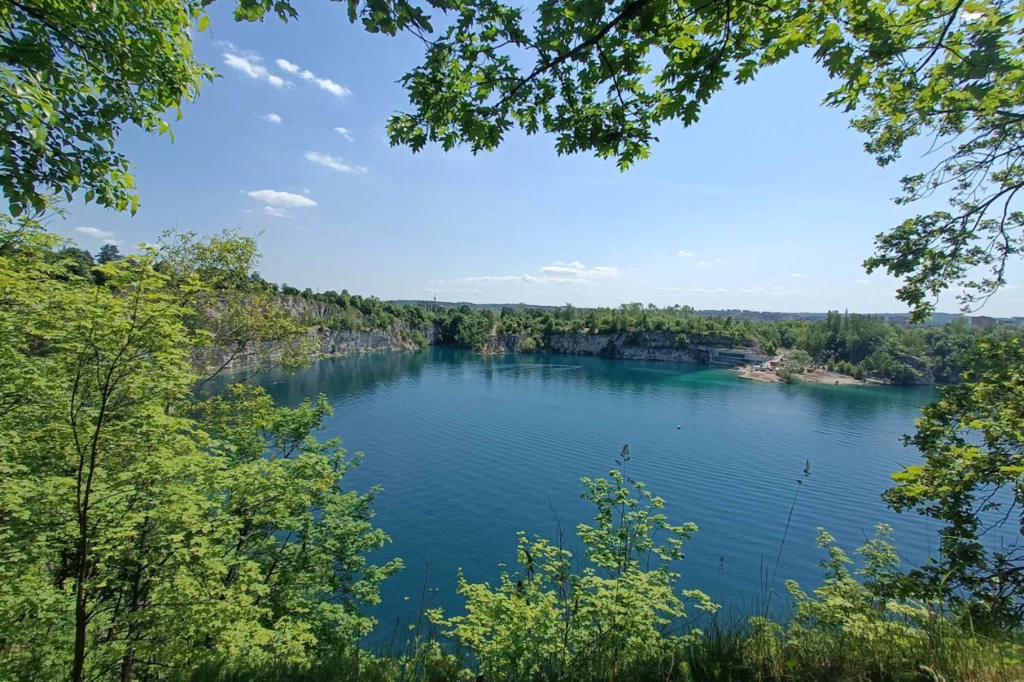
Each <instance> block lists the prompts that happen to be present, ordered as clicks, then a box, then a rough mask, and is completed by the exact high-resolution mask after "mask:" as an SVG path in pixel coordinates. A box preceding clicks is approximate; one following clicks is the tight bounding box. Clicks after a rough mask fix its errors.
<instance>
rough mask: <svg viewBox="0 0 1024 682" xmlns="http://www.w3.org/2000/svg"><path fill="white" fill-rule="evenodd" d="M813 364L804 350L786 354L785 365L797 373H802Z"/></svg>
mask: <svg viewBox="0 0 1024 682" xmlns="http://www.w3.org/2000/svg"><path fill="white" fill-rule="evenodd" d="M812 364H814V361H813V360H812V359H811V356H810V354H809V353H808V352H807V351H805V350H799V349H797V350H791V351H789V352H788V353H786V365H787V366H789V367H791V368H792V369H793V370H795V371H797V372H802V371H804V370H805V369H806V368H808V367H810V366H811V365H812Z"/></svg>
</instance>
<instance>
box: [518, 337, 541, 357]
mask: <svg viewBox="0 0 1024 682" xmlns="http://www.w3.org/2000/svg"><path fill="white" fill-rule="evenodd" d="M519 352H520V353H535V352H537V340H536V339H535V338H533V337H532V336H524V337H523V338H522V340H521V341H520V342H519Z"/></svg>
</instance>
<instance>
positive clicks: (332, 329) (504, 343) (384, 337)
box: [224, 296, 761, 366]
mask: <svg viewBox="0 0 1024 682" xmlns="http://www.w3.org/2000/svg"><path fill="white" fill-rule="evenodd" d="M281 302H282V305H283V306H284V307H285V308H286V309H287V310H288V311H289V312H290V313H291V314H292V315H294V316H295V317H296V318H298V319H299V320H300V321H302V323H303V324H305V325H306V326H307V328H308V332H307V333H308V334H309V336H310V337H311V338H312V339H313V340H314V341H315V344H316V346H317V350H316V354H317V355H318V356H320V357H329V356H334V355H349V354H352V353H371V352H378V351H407V350H415V349H416V348H418V347H419V346H418V344H417V343H416V340H415V338H414V336H416V335H417V334H416V333H417V332H418V333H419V334H422V335H423V337H424V338H426V340H427V343H428V344H430V345H437V344H440V343H441V340H440V333H439V330H438V328H437V327H436V326H435V325H433V324H424V325H410V324H409V323H407V322H403V321H396V322H392V323H390V324H388V325H387V326H385V327H380V326H377V325H375V324H374V323H373V321H372V320H368V319H365V318H364V317H363V316H362V315H359V314H358V313H355V312H354V311H352V310H349V311H347V312H346V311H345V310H344V309H342V308H341V307H340V306H337V305H334V304H331V303H323V302H321V301H315V300H310V299H306V298H303V297H301V296H282V297H281ZM522 341H523V338H522V337H521V336H520V335H518V334H501V335H492V336H490V337H489V338H488V339H487V342H486V344H485V346H484V348H483V349H482V350H483V352H485V353H520V352H523V350H522ZM531 345H533V344H532V343H531ZM534 352H541V353H560V354H566V355H594V356H599V357H605V358H617V359H624V360H648V361H659V362H689V363H698V364H705V365H706V364H737V363H739V362H743V361H747V362H749V361H757V360H758V359H759V358H760V352H761V349H760V346H759V345H758V344H757V342H755V341H753V340H745V341H741V342H737V341H736V340H735V339H724V338H717V337H694V338H691V339H689V340H686V341H684V342H680V339H679V335H677V334H674V333H671V332H615V333H607V334H586V333H582V332H578V333H558V334H551V335H549V336H548V337H547V338H546V339H545V341H544V343H543V344H540V345H539V346H536V351H534ZM737 356H739V357H737ZM224 357H225V358H226V357H228V353H227V352H226V351H225V353H224ZM251 361H252V355H239V356H238V357H236V358H235V359H234V360H232V361H231V362H230V363H229V366H242V365H246V364H249V363H250V362H251Z"/></svg>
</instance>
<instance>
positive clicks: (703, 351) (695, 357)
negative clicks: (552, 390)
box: [545, 332, 717, 365]
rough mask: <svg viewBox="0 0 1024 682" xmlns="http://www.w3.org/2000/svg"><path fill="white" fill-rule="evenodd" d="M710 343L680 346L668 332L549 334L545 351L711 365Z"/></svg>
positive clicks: (674, 336)
mask: <svg viewBox="0 0 1024 682" xmlns="http://www.w3.org/2000/svg"><path fill="white" fill-rule="evenodd" d="M716 347H717V346H716V344H715V343H714V342H713V340H711V339H708V340H702V341H695V342H690V343H687V344H685V345H680V344H679V343H678V342H677V340H676V335H675V334H672V333H669V332H641V333H627V332H618V333H615V334H552V335H551V336H549V337H548V339H547V344H546V348H545V350H547V351H548V352H551V353H565V354H568V355H598V356H600V357H603V358H620V359H624V360H655V361H660V362H696V363H700V364H703V365H707V364H711V362H712V361H713V359H714V356H715V349H716Z"/></svg>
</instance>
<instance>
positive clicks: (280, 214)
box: [263, 206, 291, 218]
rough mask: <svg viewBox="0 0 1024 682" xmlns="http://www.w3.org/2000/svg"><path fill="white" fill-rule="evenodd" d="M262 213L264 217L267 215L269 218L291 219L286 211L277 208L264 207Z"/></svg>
mask: <svg viewBox="0 0 1024 682" xmlns="http://www.w3.org/2000/svg"><path fill="white" fill-rule="evenodd" d="M263 213H265V214H266V215H269V216H274V217H275V218H289V217H291V216H290V215H289V214H288V211H286V210H284V209H283V208H279V207H277V206H264V207H263Z"/></svg>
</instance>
